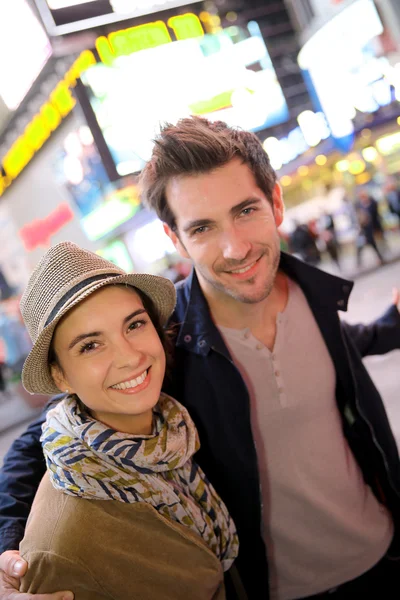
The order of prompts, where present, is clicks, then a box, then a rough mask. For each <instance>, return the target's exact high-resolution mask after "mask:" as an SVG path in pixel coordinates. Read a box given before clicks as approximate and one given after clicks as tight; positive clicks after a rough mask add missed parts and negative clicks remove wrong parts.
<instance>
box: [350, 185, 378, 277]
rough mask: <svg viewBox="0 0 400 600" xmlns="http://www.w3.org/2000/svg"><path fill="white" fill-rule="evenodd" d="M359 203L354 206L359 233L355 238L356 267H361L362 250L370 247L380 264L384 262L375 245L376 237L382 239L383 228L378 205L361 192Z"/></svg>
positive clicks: (364, 191)
mask: <svg viewBox="0 0 400 600" xmlns="http://www.w3.org/2000/svg"><path fill="white" fill-rule="evenodd" d="M358 198H359V202H358V203H357V205H356V212H357V218H358V223H359V232H358V236H357V238H356V248H357V266H358V267H360V266H361V254H362V251H363V249H364V248H366V247H367V246H370V247H371V248H372V249H373V250H374V252H375V254H376V255H377V257H378V260H379V262H380V263H381V264H383V263H384V262H385V259H384V258H383V256H382V253H381V251H380V250H379V247H378V244H377V237H380V238H381V239H384V236H383V226H382V223H381V219H380V215H379V212H378V203H377V201H376V200H375V198H373V197H372V196H370V195H369V194H368V192H367V191H366V190H361V191H360V192H359V195H358Z"/></svg>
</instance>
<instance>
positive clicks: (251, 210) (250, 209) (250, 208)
mask: <svg viewBox="0 0 400 600" xmlns="http://www.w3.org/2000/svg"><path fill="white" fill-rule="evenodd" d="M254 211H255V208H253V207H252V206H248V207H247V208H244V209H243V210H242V212H241V214H242V215H251V213H252V212H254Z"/></svg>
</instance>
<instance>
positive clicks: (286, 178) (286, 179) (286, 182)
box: [281, 175, 292, 187]
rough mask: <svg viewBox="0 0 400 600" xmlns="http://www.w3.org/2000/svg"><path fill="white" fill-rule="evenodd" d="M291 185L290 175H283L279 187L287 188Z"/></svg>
mask: <svg viewBox="0 0 400 600" xmlns="http://www.w3.org/2000/svg"><path fill="white" fill-rule="evenodd" d="M291 183H292V178H291V177H290V175H284V176H283V177H281V185H282V186H283V187H287V186H288V185H290V184H291Z"/></svg>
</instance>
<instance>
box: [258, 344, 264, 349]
mask: <svg viewBox="0 0 400 600" xmlns="http://www.w3.org/2000/svg"><path fill="white" fill-rule="evenodd" d="M256 348H257V350H262V349H263V348H264V344H257V346H256Z"/></svg>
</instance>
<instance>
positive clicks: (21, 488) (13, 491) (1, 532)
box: [0, 396, 62, 554]
mask: <svg viewBox="0 0 400 600" xmlns="http://www.w3.org/2000/svg"><path fill="white" fill-rule="evenodd" d="M61 397H62V396H56V397H55V398H54V400H52V401H51V402H49V403H48V405H47V406H46V408H45V410H44V412H43V413H42V414H41V415H40V417H39V418H37V419H36V420H35V421H33V423H31V424H30V425H29V427H28V429H27V430H26V431H25V432H24V433H23V434H22V435H21V436H20V437H19V438H18V439H17V440H15V441H14V443H13V444H12V445H11V448H10V449H9V451H8V453H7V454H6V456H5V458H4V462H3V467H2V469H1V470H0V554H1V553H2V552H5V551H6V550H16V549H17V548H18V546H19V542H20V541H21V540H22V538H23V536H24V531H25V525H26V521H27V518H28V515H29V511H30V509H31V506H32V502H33V499H34V497H35V494H36V490H37V488H38V487H39V483H40V481H41V479H42V477H43V475H44V473H45V470H46V464H45V460H44V456H43V452H42V445H41V443H40V436H41V433H42V429H41V426H42V423H43V422H44V420H45V418H46V414H47V411H48V410H49V408H51V406H53V405H54V402H56V401H58V400H60V398H61Z"/></svg>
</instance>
